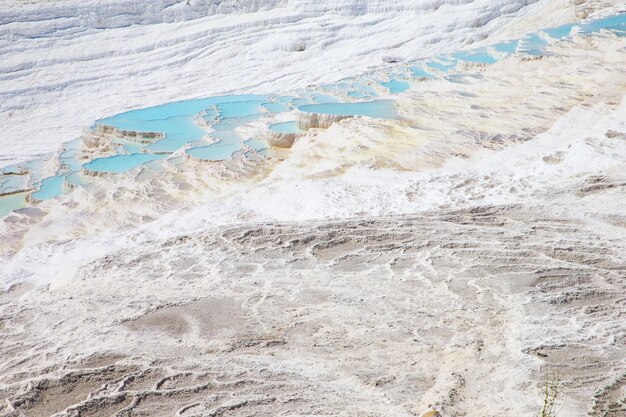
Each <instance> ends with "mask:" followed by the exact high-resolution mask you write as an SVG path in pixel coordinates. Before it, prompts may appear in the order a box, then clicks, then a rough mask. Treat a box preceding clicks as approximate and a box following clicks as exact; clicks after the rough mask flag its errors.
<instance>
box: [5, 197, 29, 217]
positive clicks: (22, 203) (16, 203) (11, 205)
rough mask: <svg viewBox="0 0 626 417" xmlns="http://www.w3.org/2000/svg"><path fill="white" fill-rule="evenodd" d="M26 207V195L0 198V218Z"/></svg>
mask: <svg viewBox="0 0 626 417" xmlns="http://www.w3.org/2000/svg"><path fill="white" fill-rule="evenodd" d="M24 207H26V193H19V194H11V195H6V196H3V197H0V217H3V216H6V215H7V214H9V213H10V212H12V211H13V210H17V209H21V208H24Z"/></svg>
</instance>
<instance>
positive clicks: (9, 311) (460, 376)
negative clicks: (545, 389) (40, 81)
mask: <svg viewBox="0 0 626 417" xmlns="http://www.w3.org/2000/svg"><path fill="white" fill-rule="evenodd" d="M541 212H542V211H541V208H540V207H538V208H537V209H536V210H530V211H529V210H524V209H522V208H521V207H518V206H500V207H483V208H474V209H469V210H461V211H449V212H437V213H426V214H424V215H419V216H404V217H393V218H385V217H383V218H363V219H355V220H350V221H338V222H330V223H328V222H326V223H319V222H309V223H299V224H296V223H285V224H263V225H249V226H237V227H225V228H219V229H215V230H207V231H206V232H201V233H196V234H190V235H182V236H179V237H178V238H175V239H165V240H160V241H159V240H157V241H154V242H152V244H151V245H148V246H147V247H143V248H142V249H141V250H134V251H132V252H116V253H113V254H111V255H108V256H106V257H103V258H100V259H97V260H95V261H93V262H91V263H90V264H87V265H85V266H84V267H83V268H81V270H80V273H79V279H77V280H75V281H73V282H71V283H68V284H66V285H54V286H51V287H43V288H34V289H31V288H26V287H23V286H16V287H14V288H12V289H11V290H9V292H8V293H6V294H4V295H2V301H1V302H2V305H1V310H0V311H1V313H0V314H1V317H2V322H1V323H2V328H3V334H2V340H1V344H0V349H1V351H0V355H2V357H5V358H8V360H7V361H6V362H5V363H4V364H3V365H2V367H1V369H0V371H1V373H2V376H1V379H0V383H1V384H2V385H1V386H2V391H1V393H0V396H2V397H3V398H4V403H3V404H4V405H3V406H2V407H3V408H2V411H3V412H4V413H6V414H8V415H11V416H13V415H15V416H17V415H25V416H41V415H52V414H54V413H61V414H60V415H72V416H78V415H80V416H92V415H113V414H115V415H119V416H141V415H144V416H148V415H149V416H155V415H182V416H194V415H198V416H199V415H202V416H217V415H228V416H244V415H246V416H248V415H337V414H339V415H346V416H347V415H350V416H357V415H359V416H362V415H388V416H399V415H407V416H408V415H421V413H422V412H426V411H428V409H429V404H430V405H433V406H435V407H436V408H437V409H438V410H440V411H441V412H442V413H443V415H445V416H468V415H476V416H478V415H481V416H496V415H497V416H519V415H531V414H532V413H533V412H535V411H536V410H537V409H539V408H540V402H541V399H540V398H539V397H538V395H537V393H538V391H539V388H540V387H541V386H542V384H543V383H544V381H545V375H546V372H549V371H550V370H553V369H557V368H558V369H559V370H560V375H561V380H562V385H561V390H562V399H561V404H562V405H561V407H562V410H563V413H564V414H563V415H568V416H583V415H586V412H587V411H590V412H591V413H592V415H594V416H601V415H602V416H618V415H621V413H623V412H624V411H625V409H624V404H623V402H621V401H622V400H621V395H622V390H623V388H624V377H623V375H624V366H623V361H624V360H625V359H626V356H625V355H626V353H625V351H624V349H623V347H624V340H625V339H624V338H625V334H624V328H623V314H624V310H623V308H624V292H623V289H624V286H625V284H626V264H625V263H624V260H625V259H624V258H625V255H624V254H625V253H626V251H625V249H626V248H625V246H626V245H625V242H624V240H623V239H610V238H608V237H606V236H603V235H602V234H599V233H597V232H595V231H594V230H593V227H590V226H589V225H587V224H584V223H581V222H577V221H571V220H563V219H559V218H553V217H550V216H544V215H542V214H541ZM105 277H106V278H105ZM116 413H117V414H116Z"/></svg>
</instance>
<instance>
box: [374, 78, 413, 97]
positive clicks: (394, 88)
mask: <svg viewBox="0 0 626 417" xmlns="http://www.w3.org/2000/svg"><path fill="white" fill-rule="evenodd" d="M380 85H382V86H383V87H385V88H386V89H388V90H389V92H390V93H391V94H400V93H403V92H405V91H406V90H408V89H409V88H411V84H409V83H408V82H407V81H400V80H396V79H391V80H389V81H385V82H382V83H380Z"/></svg>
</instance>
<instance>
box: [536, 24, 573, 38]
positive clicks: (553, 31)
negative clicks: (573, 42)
mask: <svg viewBox="0 0 626 417" xmlns="http://www.w3.org/2000/svg"><path fill="white" fill-rule="evenodd" d="M574 26H576V25H575V24H572V23H570V24H567V25H561V26H558V27H555V28H549V29H544V30H542V32H544V33H547V34H548V36H550V37H551V38H553V39H563V38H566V37H568V36H569V35H570V33H571V32H572V29H573V28H574Z"/></svg>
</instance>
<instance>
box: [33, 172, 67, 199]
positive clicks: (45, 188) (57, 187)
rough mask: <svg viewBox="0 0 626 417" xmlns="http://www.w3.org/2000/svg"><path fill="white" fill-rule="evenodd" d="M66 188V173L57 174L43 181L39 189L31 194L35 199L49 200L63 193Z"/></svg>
mask: <svg viewBox="0 0 626 417" xmlns="http://www.w3.org/2000/svg"><path fill="white" fill-rule="evenodd" d="M64 190H65V175H55V176H54V177H48V178H46V179H44V180H43V181H41V185H40V186H39V190H37V191H35V192H34V193H32V194H31V195H30V196H31V197H32V198H34V199H35V200H49V199H51V198H54V197H58V196H60V195H61V194H63V192H64Z"/></svg>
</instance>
